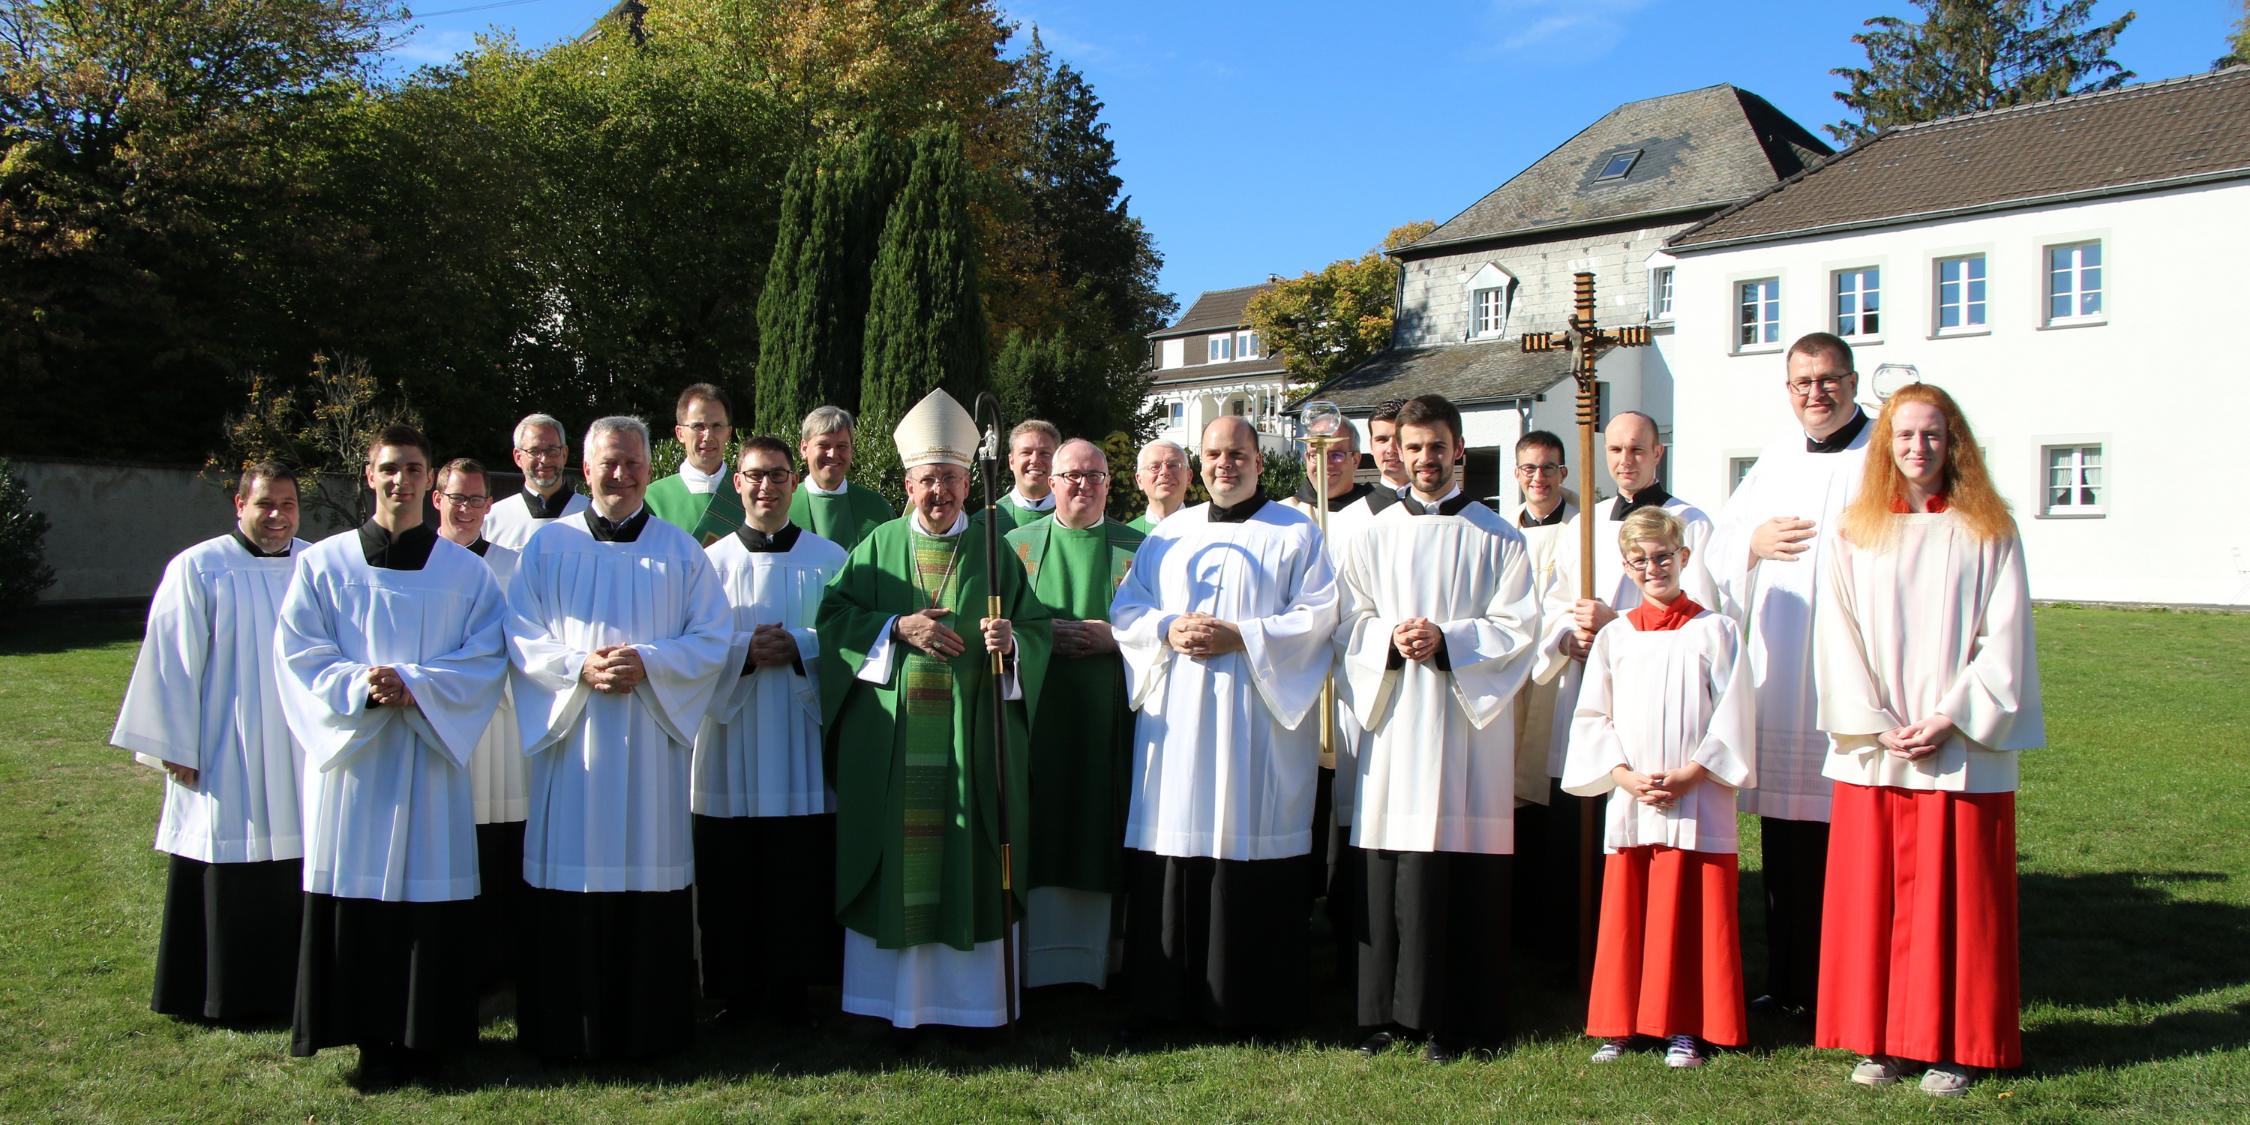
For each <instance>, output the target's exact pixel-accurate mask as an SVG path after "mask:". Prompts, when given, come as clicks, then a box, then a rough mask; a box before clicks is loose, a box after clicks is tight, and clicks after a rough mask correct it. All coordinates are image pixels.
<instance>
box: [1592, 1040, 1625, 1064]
mask: <svg viewBox="0 0 2250 1125" xmlns="http://www.w3.org/2000/svg"><path fill="white" fill-rule="evenodd" d="M1631 1043H1632V1040H1630V1039H1611V1040H1609V1041H1607V1042H1605V1043H1603V1044H1602V1045H1601V1046H1599V1047H1596V1048H1594V1059H1593V1061H1595V1062H1598V1063H1613V1062H1616V1061H1617V1060H1619V1059H1621V1058H1624V1057H1625V1048H1626V1047H1627V1046H1628V1045H1630V1044H1631Z"/></svg>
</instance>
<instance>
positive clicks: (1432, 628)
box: [1391, 617, 1445, 660]
mask: <svg viewBox="0 0 2250 1125" xmlns="http://www.w3.org/2000/svg"><path fill="white" fill-rule="evenodd" d="M1443 644H1445V634H1443V633H1440V632H1438V627H1437V622H1435V621H1432V620H1430V619H1429V618H1427V617H1409V618H1407V619H1406V620H1404V621H1401V622H1399V623H1398V627H1397V628H1395V629H1392V630H1391V647H1392V648H1395V649H1397V650H1398V654H1399V655H1400V656H1403V657H1405V658H1406V659H1408V660H1428V659H1429V658H1431V657H1433V656H1436V655H1437V653H1438V648H1439V646H1441V645H1443Z"/></svg>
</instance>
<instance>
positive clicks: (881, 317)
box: [852, 128, 991, 498]
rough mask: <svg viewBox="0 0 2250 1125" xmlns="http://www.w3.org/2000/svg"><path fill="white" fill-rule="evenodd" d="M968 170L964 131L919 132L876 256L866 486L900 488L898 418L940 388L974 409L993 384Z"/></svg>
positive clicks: (863, 427)
mask: <svg viewBox="0 0 2250 1125" xmlns="http://www.w3.org/2000/svg"><path fill="white" fill-rule="evenodd" d="M968 174H969V166H968V161H967V158H966V157H965V156H964V155H963V153H962V150H961V135H960V133H959V132H957V131H955V130H953V129H950V128H948V129H933V130H926V131H924V132H922V133H919V134H917V135H916V136H915V139H914V157H913V163H912V164H911V166H910V170H909V171H908V173H907V177H906V185H905V187H904V188H903V189H901V190H900V192H899V194H898V199H897V201H896V202H894V203H893V204H892V205H891V209H890V215H889V216H888V218H887V219H886V221H885V222H884V224H883V236H882V241H881V243H880V249H879V250H878V251H877V253H876V256H875V266H874V271H873V284H872V286H871V288H870V291H869V293H868V310H867V335H866V339H865V343H864V345H863V349H862V362H863V364H864V366H863V369H862V370H863V376H862V378H861V380H860V400H859V404H860V425H859V432H860V433H861V435H863V436H862V439H861V441H860V443H859V449H858V454H857V456H856V457H855V458H854V461H853V466H852V470H853V475H854V476H855V477H857V478H858V479H859V481H860V483H862V484H865V485H868V486H870V487H878V488H881V489H882V490H883V491H884V492H885V493H886V494H888V495H890V496H893V497H894V498H895V497H897V496H899V495H901V488H902V485H901V482H900V477H899V463H898V451H897V449H896V448H894V447H893V446H892V444H891V441H890V434H891V430H892V429H893V428H895V427H896V426H897V425H898V420H899V418H900V417H901V416H903V415H904V414H905V413H906V411H908V410H909V409H912V408H913V406H914V404H915V403H916V402H919V401H920V400H921V399H922V396H924V395H926V394H928V393H930V391H932V390H934V389H937V388H940V387H942V388H944V389H945V390H946V391H947V392H948V393H949V394H951V395H952V396H953V397H954V398H956V399H959V400H960V402H961V405H963V406H965V407H973V406H974V405H975V400H976V395H977V393H978V392H980V391H983V390H986V389H987V388H989V387H990V385H991V355H990V344H989V343H988V342H987V335H986V334H987V329H986V326H985V316H984V307H983V304H982V302H981V299H980V298H979V296H978V292H977V267H976V245H975V242H974V237H975V235H974V231H973V230H972V229H971V226H970V221H969V206H968V190H967V189H968V184H967V177H968Z"/></svg>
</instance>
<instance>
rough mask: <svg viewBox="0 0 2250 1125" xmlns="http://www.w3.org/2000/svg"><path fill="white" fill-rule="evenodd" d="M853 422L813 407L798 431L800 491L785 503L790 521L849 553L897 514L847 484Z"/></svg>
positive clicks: (837, 409) (848, 415)
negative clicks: (802, 481) (801, 470)
mask: <svg viewBox="0 0 2250 1125" xmlns="http://www.w3.org/2000/svg"><path fill="white" fill-rule="evenodd" d="M856 427H857V423H856V422H855V421H854V420H853V418H852V412H851V411H849V410H846V409H844V408H843V407H841V406H816V407H814V408H813V409H812V413H810V414H807V415H805V421H804V424H803V425H802V426H800V427H799V428H798V432H799V438H800V441H799V444H798V446H797V454H798V456H800V457H803V458H804V459H805V486H804V487H803V488H800V489H798V490H797V495H796V496H794V497H792V498H791V499H790V501H789V522H790V523H793V524H796V525H797V526H798V527H801V528H804V529H805V530H807V531H810V532H812V533H813V534H814V535H818V536H820V537H821V538H822V539H826V540H828V541H829V542H831V543H834V544H835V545H837V546H839V547H842V548H843V549H845V550H847V551H849V550H851V549H852V548H854V547H857V546H859V541H860V540H862V539H865V538H867V534H868V533H869V532H871V531H874V530H875V529H876V528H878V527H881V526H883V525H884V524H886V523H889V522H891V519H892V517H893V516H894V515H896V513H894V512H892V511H891V505H890V501H888V500H885V499H883V497H882V496H881V495H880V494H878V493H876V492H875V491H874V490H873V489H867V488H861V487H860V486H858V485H856V484H853V483H852V482H851V480H850V474H851V471H852V450H853V447H854V443H855V440H856V436H857V435H856V432H855V431H856Z"/></svg>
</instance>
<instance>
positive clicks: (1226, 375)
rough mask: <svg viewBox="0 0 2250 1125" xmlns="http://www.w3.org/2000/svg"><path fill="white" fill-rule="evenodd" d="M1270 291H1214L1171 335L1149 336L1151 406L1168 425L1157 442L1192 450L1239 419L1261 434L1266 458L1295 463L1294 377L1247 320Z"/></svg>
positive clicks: (1193, 307)
mask: <svg viewBox="0 0 2250 1125" xmlns="http://www.w3.org/2000/svg"><path fill="white" fill-rule="evenodd" d="M1271 288H1273V283H1272V282H1266V283H1263V284H1259V285H1245V286H1241V287H1239V288H1235V289H1214V290H1212V291H1210V292H1208V293H1205V294H1203V295H1202V296H1199V297H1197V298H1196V299H1195V303H1194V304H1192V305H1189V306H1188V310H1187V311H1186V312H1185V313H1182V314H1180V319H1179V320H1178V322H1176V323H1174V324H1173V325H1172V326H1171V327H1169V328H1165V329H1162V330H1159V331H1156V332H1151V333H1149V337H1148V338H1149V351H1150V353H1151V355H1150V358H1151V359H1152V361H1153V363H1152V366H1153V368H1154V370H1153V371H1152V372H1151V373H1150V376H1151V381H1150V384H1149V391H1148V399H1147V402H1148V403H1149V405H1152V406H1154V407H1156V408H1157V410H1158V411H1159V412H1160V413H1161V414H1162V415H1163V418H1164V422H1163V425H1162V427H1161V428H1160V429H1159V430H1158V431H1157V434H1156V436H1157V437H1158V438H1159V439H1161V440H1164V441H1174V442H1178V443H1179V444H1181V445H1182V446H1185V447H1186V448H1188V449H1189V450H1194V449H1195V448H1196V447H1197V446H1199V445H1201V444H1202V440H1203V427H1204V426H1206V425H1209V424H1210V423H1211V422H1212V420H1214V419H1216V418H1218V417H1220V416H1221V415H1225V414H1235V415H1240V416H1242V417H1244V418H1248V419H1249V420H1250V424H1251V425H1252V426H1253V427H1255V428H1256V429H1257V431H1258V446H1259V449H1260V450H1261V451H1263V452H1264V453H1265V455H1266V456H1268V457H1275V456H1289V455H1291V450H1292V448H1293V446H1292V438H1291V435H1292V434H1293V433H1294V432H1295V430H1294V428H1293V427H1292V426H1291V425H1290V420H1289V418H1288V416H1287V414H1286V411H1285V407H1287V405H1288V397H1289V386H1288V373H1287V371H1285V370H1284V369H1283V368H1282V366H1281V360H1280V358H1279V357H1277V356H1275V355H1274V354H1273V353H1272V352H1271V351H1269V350H1268V349H1267V348H1266V347H1265V345H1264V343H1263V342H1261V341H1260V340H1259V339H1258V333H1257V331H1256V330H1254V329H1252V328H1251V327H1250V325H1249V324H1248V323H1247V322H1246V321H1245V319H1244V318H1243V315H1242V310H1243V309H1244V308H1246V307H1247V306H1248V305H1249V304H1250V299H1251V298H1252V297H1255V296H1257V295H1258V294H1260V293H1263V292H1265V291H1266V290H1268V289H1271Z"/></svg>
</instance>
